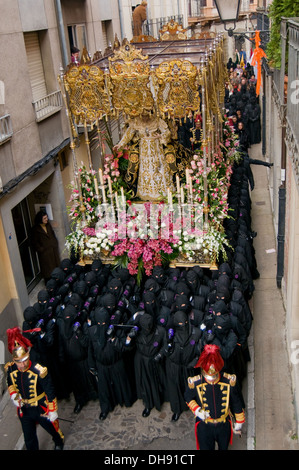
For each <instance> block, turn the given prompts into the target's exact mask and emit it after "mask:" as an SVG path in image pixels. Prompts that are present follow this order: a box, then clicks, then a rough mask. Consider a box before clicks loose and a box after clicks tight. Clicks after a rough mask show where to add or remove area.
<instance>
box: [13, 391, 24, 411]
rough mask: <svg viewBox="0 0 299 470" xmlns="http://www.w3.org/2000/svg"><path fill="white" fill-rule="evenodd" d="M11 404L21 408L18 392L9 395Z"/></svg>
mask: <svg viewBox="0 0 299 470" xmlns="http://www.w3.org/2000/svg"><path fill="white" fill-rule="evenodd" d="M10 398H11V400H12V402H13V404H14V405H15V406H16V407H17V408H21V406H22V400H20V399H19V398H18V394H17V393H13V394H12V395H11V396H10Z"/></svg>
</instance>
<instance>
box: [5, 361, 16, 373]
mask: <svg viewBox="0 0 299 470" xmlns="http://www.w3.org/2000/svg"><path fill="white" fill-rule="evenodd" d="M13 365H14V362H13V361H11V362H7V363H6V364H5V366H4V370H5V372H7V369H8V368H9V367H11V366H13Z"/></svg>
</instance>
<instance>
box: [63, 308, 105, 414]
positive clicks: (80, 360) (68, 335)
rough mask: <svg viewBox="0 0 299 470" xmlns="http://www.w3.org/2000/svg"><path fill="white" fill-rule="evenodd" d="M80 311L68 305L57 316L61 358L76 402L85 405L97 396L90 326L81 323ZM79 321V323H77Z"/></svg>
mask: <svg viewBox="0 0 299 470" xmlns="http://www.w3.org/2000/svg"><path fill="white" fill-rule="evenodd" d="M77 315H78V312H77V311H76V308H75V307H74V306H73V305H67V306H66V307H65V309H64V310H63V313H62V315H61V316H60V317H58V318H57V326H58V330H59V359H60V362H61V363H63V365H64V373H65V375H66V376H68V378H69V381H70V385H71V390H72V392H73V394H74V397H75V400H76V403H78V404H80V405H81V406H84V405H85V404H86V403H87V402H88V401H89V400H95V399H96V398H97V393H96V383H95V380H94V378H93V376H92V374H90V372H89V369H88V362H87V357H88V342H89V338H88V326H87V324H86V323H83V325H79V322H78V316H77ZM68 317H69V318H68ZM76 323H77V325H75V324H76Z"/></svg>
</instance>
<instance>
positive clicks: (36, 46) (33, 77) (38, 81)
mask: <svg viewBox="0 0 299 470" xmlns="http://www.w3.org/2000/svg"><path fill="white" fill-rule="evenodd" d="M24 40H25V47H26V54H27V61H28V72H29V76H30V82H31V88H32V96H33V101H37V100H39V99H41V98H44V97H45V96H46V95H47V87H46V80H45V74H44V66H43V61H42V55H41V49H40V43H39V37H38V32H36V31H35V32H32V33H25V34H24Z"/></svg>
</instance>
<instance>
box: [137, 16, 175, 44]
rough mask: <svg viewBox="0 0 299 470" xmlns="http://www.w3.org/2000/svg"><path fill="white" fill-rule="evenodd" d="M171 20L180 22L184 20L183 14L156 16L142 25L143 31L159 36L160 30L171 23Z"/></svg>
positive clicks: (147, 34) (146, 34)
mask: <svg viewBox="0 0 299 470" xmlns="http://www.w3.org/2000/svg"><path fill="white" fill-rule="evenodd" d="M171 20H174V21H176V22H177V23H179V24H182V22H183V15H174V16H165V17H163V18H154V19H150V20H146V21H145V22H144V23H143V25H142V33H143V34H144V35H145V36H152V37H154V38H157V39H158V38H159V34H160V33H159V32H160V30H161V29H162V27H163V26H164V25H165V24H167V23H169V22H170V21H171Z"/></svg>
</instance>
